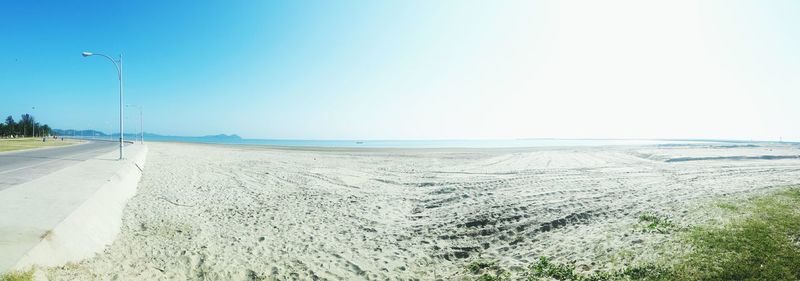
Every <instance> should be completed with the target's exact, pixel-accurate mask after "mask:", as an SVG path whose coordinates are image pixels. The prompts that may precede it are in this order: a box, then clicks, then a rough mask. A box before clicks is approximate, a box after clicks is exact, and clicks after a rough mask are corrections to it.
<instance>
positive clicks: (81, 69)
mask: <svg viewBox="0 0 800 281" xmlns="http://www.w3.org/2000/svg"><path fill="white" fill-rule="evenodd" d="M0 38H2V39H0V115H2V116H7V115H13V116H14V117H15V118H17V119H18V116H19V115H20V114H22V113H32V114H33V115H34V116H35V117H36V118H37V119H38V120H39V121H40V122H43V123H47V124H49V125H50V126H51V127H54V128H63V129H72V128H74V129H90V128H91V129H99V130H101V131H105V132H112V131H117V130H118V125H117V123H118V114H119V93H118V80H117V79H116V71H115V70H114V66H113V65H112V64H111V62H109V61H108V60H106V59H104V58H102V57H97V56H93V57H88V58H84V57H82V56H81V55H80V54H81V52H83V51H92V52H95V53H103V54H107V55H109V56H114V57H118V56H119V55H120V54H121V55H122V57H123V79H124V91H125V103H126V104H132V105H139V106H142V108H143V121H144V122H143V123H144V131H146V132H152V133H158V134H165V135H184V136H200V135H211V134H219V133H225V134H238V135H240V136H242V137H245V138H262V139H506V138H715V139H740V140H778V139H781V138H782V139H783V140H785V141H789V140H794V141H800V110H798V109H800V108H799V107H798V105H800V51H798V50H800V1H792V0H789V1H779V0H774V1H736V0H720V1H680V0H679V1H639V0H636V1H422V0H411V1H236V0H234V1H96V2H93V1H3V2H2V3H1V4H0ZM33 108H35V109H33ZM125 116H126V117H125V126H126V128H125V131H126V132H137V131H138V130H139V127H138V125H139V124H138V121H139V114H138V111H137V110H135V109H134V108H128V109H127V111H126V113H125Z"/></svg>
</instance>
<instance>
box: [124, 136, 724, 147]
mask: <svg viewBox="0 0 800 281" xmlns="http://www.w3.org/2000/svg"><path fill="white" fill-rule="evenodd" d="M126 137H127V138H128V140H134V137H133V136H130V137H128V136H127V134H126ZM135 139H136V140H138V136H136V138H135ZM145 141H172V142H191V143H213V144H237V145H269V146H286V147H345V148H356V147H366V148H513V147H554V146H605V145H685V144H721V143H726V142H725V141H710V140H631V139H624V140H615V139H504V140H282V139H239V138H229V137H216V136H214V137H175V136H149V137H148V136H145Z"/></svg>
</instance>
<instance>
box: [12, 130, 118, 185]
mask: <svg viewBox="0 0 800 281" xmlns="http://www.w3.org/2000/svg"><path fill="white" fill-rule="evenodd" d="M118 145H119V144H118V143H117V142H110V141H90V142H87V143H84V144H79V145H71V146H65V147H56V148H47V149H37V150H28V151H24V150H23V151H14V152H6V153H0V190H3V189H6V188H9V187H12V186H15V185H18V184H21V183H25V182H29V181H32V180H35V179H37V178H39V177H42V176H44V175H47V174H50V173H52V172H55V171H58V170H60V169H63V168H65V167H67V166H70V165H73V164H75V163H78V162H82V161H85V160H86V159H89V158H92V157H95V156H98V155H101V154H104V153H108V152H111V151H114V149H116V148H117V147H118Z"/></svg>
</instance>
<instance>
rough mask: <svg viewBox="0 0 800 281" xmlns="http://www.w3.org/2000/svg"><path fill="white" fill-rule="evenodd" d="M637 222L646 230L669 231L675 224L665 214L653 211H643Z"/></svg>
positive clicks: (663, 232)
mask: <svg viewBox="0 0 800 281" xmlns="http://www.w3.org/2000/svg"><path fill="white" fill-rule="evenodd" d="M639 223H641V224H642V227H643V228H644V230H645V231H647V232H658V233H662V234H665V233H669V232H670V231H672V230H673V229H675V224H674V223H672V220H670V219H669V218H667V217H665V216H660V215H657V214H655V213H644V214H641V215H639Z"/></svg>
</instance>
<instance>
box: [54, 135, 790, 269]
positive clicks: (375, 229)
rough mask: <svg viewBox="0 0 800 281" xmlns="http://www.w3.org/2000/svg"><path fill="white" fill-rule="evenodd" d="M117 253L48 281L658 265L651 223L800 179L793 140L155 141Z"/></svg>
mask: <svg viewBox="0 0 800 281" xmlns="http://www.w3.org/2000/svg"><path fill="white" fill-rule="evenodd" d="M149 146H150V150H149V155H148V163H147V167H146V169H145V171H144V175H143V177H142V180H141V182H140V184H139V190H138V194H137V195H136V196H135V197H134V198H133V199H131V200H130V202H129V203H128V205H127V207H126V210H125V214H124V217H123V227H122V232H121V234H120V235H119V237H118V238H117V240H116V241H115V242H114V244H113V245H111V246H110V247H109V248H108V249H106V251H104V252H103V253H101V254H98V255H97V256H95V257H94V258H91V259H89V260H86V261H83V262H81V263H77V264H69V265H67V266H64V267H59V268H49V269H46V270H45V273H46V274H45V275H46V276H47V277H48V278H49V279H51V280H261V279H278V280H285V279H289V280H291V279H297V280H317V279H319V280H396V279H403V280H408V279H419V280H435V279H441V280H452V279H457V278H459V276H461V274H463V272H464V265H465V264H467V263H468V262H470V261H473V260H477V259H486V260H497V261H498V262H499V263H500V264H502V265H503V266H506V267H508V268H511V269H512V270H514V269H515V268H517V269H519V268H521V267H524V266H526V265H527V264H528V263H530V262H531V261H534V260H536V259H538V258H539V257H540V256H550V257H553V258H554V259H556V260H562V261H571V262H572V261H574V262H575V263H576V265H578V269H579V270H582V271H592V270H599V269H605V268H608V267H614V266H617V265H621V264H624V263H629V262H636V261H640V260H647V259H653V258H655V257H654V255H656V254H654V253H652V252H651V251H649V250H647V249H650V248H651V247H653V246H654V245H658V244H659V243H661V242H663V241H664V239H667V238H665V236H663V235H661V236H660V235H656V234H652V233H642V232H637V231H635V230H634V227H633V225H635V224H636V223H637V216H638V215H639V214H642V213H646V212H650V213H656V214H660V215H663V216H666V217H670V218H672V219H673V221H676V222H680V223H681V224H682V225H692V224H697V223H702V222H703V221H706V220H708V219H709V218H708V217H707V216H701V215H698V212H694V210H696V209H697V208H702V206H705V205H707V204H708V203H709V202H714V200H719V199H720V198H735V197H736V196H749V195H752V194H758V193H763V192H767V191H770V190H772V189H775V188H779V187H781V186H785V185H788V184H796V183H798V179H800V158H798V155H800V148H798V147H797V146H790V145H779V144H776V145H759V146H753V145H725V146H709V145H695V146H660V147H658V146H606V147H550V148H524V149H523V148H520V149H364V150H357V149H306V150H304V149H276V148H268V147H256V146H223V145H201V144H179V143H150V144H149Z"/></svg>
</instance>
